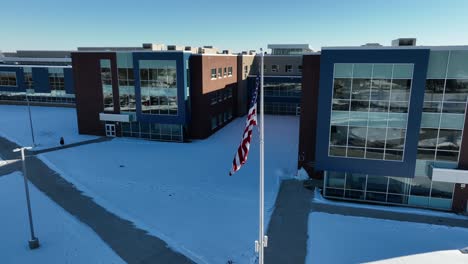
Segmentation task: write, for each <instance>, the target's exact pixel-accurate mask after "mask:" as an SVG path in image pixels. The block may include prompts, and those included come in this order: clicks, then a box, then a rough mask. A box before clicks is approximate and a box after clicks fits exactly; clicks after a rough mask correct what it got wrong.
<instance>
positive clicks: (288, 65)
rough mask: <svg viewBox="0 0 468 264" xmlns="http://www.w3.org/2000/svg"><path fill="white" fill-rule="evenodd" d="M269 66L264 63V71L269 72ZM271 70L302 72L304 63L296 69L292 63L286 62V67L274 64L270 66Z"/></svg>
mask: <svg viewBox="0 0 468 264" xmlns="http://www.w3.org/2000/svg"><path fill="white" fill-rule="evenodd" d="M267 69H268V66H267V65H264V68H263V72H267ZM270 71H271V72H285V73H293V72H297V73H302V65H298V66H297V68H296V69H294V67H293V65H292V64H286V65H284V67H280V65H278V64H273V65H271V66H270Z"/></svg>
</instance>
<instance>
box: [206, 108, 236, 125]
mask: <svg viewBox="0 0 468 264" xmlns="http://www.w3.org/2000/svg"><path fill="white" fill-rule="evenodd" d="M231 119H232V109H229V110H228V111H227V112H224V113H220V114H218V115H215V116H212V117H211V130H215V129H216V128H217V127H219V126H222V125H223V124H225V123H226V122H228V121H230V120H231Z"/></svg>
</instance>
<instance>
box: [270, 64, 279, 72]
mask: <svg viewBox="0 0 468 264" xmlns="http://www.w3.org/2000/svg"><path fill="white" fill-rule="evenodd" d="M278 71H279V65H271V72H278Z"/></svg>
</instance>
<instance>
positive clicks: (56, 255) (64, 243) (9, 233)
mask: <svg viewBox="0 0 468 264" xmlns="http://www.w3.org/2000/svg"><path fill="white" fill-rule="evenodd" d="M29 186H30V188H29V191H30V194H31V204H32V211H33V217H34V218H33V219H34V224H35V231H36V235H37V237H38V238H39V242H40V244H41V247H40V248H38V249H35V250H30V249H29V248H28V240H29V238H30V233H29V224H28V214H27V209H26V199H25V194H24V183H23V176H22V174H21V173H19V172H15V173H12V174H10V175H4V176H0V212H2V213H1V214H2V217H1V219H0V263H5V264H7V263H48V264H53V263H57V264H62V263H103V264H104V263H106V264H107V263H124V261H123V260H122V259H120V257H119V256H117V255H116V254H115V253H114V252H113V251H112V250H111V249H110V248H109V247H108V246H107V245H106V244H105V243H104V242H103V241H102V240H101V239H100V238H99V237H98V236H97V235H96V234H95V233H94V232H93V231H92V230H91V229H90V228H89V227H87V226H85V225H83V224H82V223H81V222H80V221H78V220H77V219H76V218H74V217H73V216H71V215H70V214H68V213H67V212H65V211H64V210H63V209H62V208H60V207H59V206H58V205H56V204H55V203H54V202H53V201H51V200H50V199H49V198H48V197H47V196H45V195H44V194H43V193H41V192H40V191H39V190H37V189H36V188H35V187H34V186H33V185H31V184H30V185H29Z"/></svg>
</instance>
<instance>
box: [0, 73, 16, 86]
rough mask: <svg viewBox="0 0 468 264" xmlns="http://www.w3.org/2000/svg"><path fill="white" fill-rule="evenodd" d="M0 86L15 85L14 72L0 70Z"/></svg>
mask: <svg viewBox="0 0 468 264" xmlns="http://www.w3.org/2000/svg"><path fill="white" fill-rule="evenodd" d="M0 86H17V84H16V73H15V72H6V71H0Z"/></svg>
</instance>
